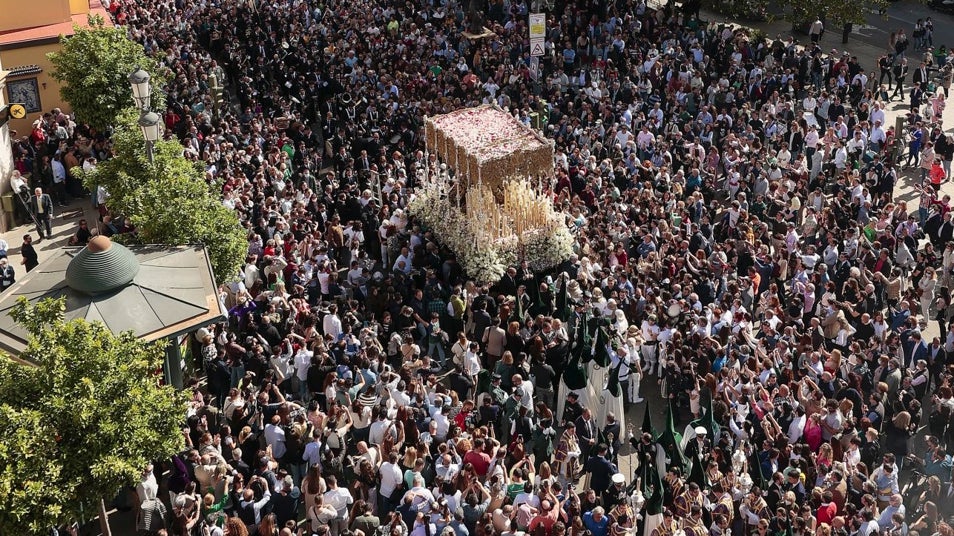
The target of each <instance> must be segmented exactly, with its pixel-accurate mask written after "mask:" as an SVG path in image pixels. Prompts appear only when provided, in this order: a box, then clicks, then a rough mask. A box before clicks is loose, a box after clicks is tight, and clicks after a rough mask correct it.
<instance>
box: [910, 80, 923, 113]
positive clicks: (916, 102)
mask: <svg viewBox="0 0 954 536" xmlns="http://www.w3.org/2000/svg"><path fill="white" fill-rule="evenodd" d="M910 98H911V109H913V110H917V109H918V108H920V107H921V99H923V98H924V90H923V89H921V83H920V82H915V83H914V87H912V88H911V94H910Z"/></svg>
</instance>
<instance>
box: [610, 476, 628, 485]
mask: <svg viewBox="0 0 954 536" xmlns="http://www.w3.org/2000/svg"><path fill="white" fill-rule="evenodd" d="M625 483H626V477H625V476H623V473H616V474H615V475H613V484H625Z"/></svg>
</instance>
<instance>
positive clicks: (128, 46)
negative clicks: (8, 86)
mask: <svg viewBox="0 0 954 536" xmlns="http://www.w3.org/2000/svg"><path fill="white" fill-rule="evenodd" d="M73 29H74V32H75V33H74V34H73V35H71V36H61V37H60V42H61V45H62V50H60V51H59V52H51V53H49V54H48V55H47V56H48V57H49V59H50V62H52V63H53V69H52V70H51V71H50V76H52V77H53V79H54V80H56V81H57V82H60V83H61V84H62V85H61V87H60V96H61V97H63V100H65V101H66V102H68V103H70V106H72V107H73V112H75V113H76V116H77V118H78V119H79V121H82V122H86V123H88V124H89V125H90V126H92V127H94V128H96V129H98V130H101V131H103V130H105V129H106V128H108V127H110V126H113V125H114V124H115V120H116V117H117V115H118V114H119V113H120V112H121V111H122V110H123V109H125V108H127V107H129V106H130V105H131V104H132V102H133V99H132V90H131V89H130V86H129V80H128V77H129V74H130V73H132V72H133V71H135V70H136V68H137V67H139V68H142V69H143V70H145V71H146V72H147V73H149V75H150V76H151V77H152V79H153V86H154V87H160V86H161V85H162V78H163V76H162V75H161V73H160V72H159V70H158V68H157V63H156V62H155V60H153V59H152V58H150V57H149V56H148V55H146V51H145V49H144V48H143V47H142V45H140V44H139V43H136V42H135V41H133V40H131V39H129V37H128V36H127V35H126V30H125V29H123V28H113V27H109V26H106V24H105V21H104V20H103V18H102V17H100V16H94V15H92V16H90V17H89V27H88V28H83V27H81V26H75V25H74V27H73ZM160 95H161V94H159V93H158V92H156V93H154V96H155V98H160ZM153 107H154V108H158V107H157V106H156V105H155V104H154V105H153Z"/></svg>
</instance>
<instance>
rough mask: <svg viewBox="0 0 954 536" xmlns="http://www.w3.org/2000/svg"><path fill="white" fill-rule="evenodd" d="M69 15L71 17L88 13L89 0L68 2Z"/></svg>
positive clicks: (71, 0)
mask: <svg viewBox="0 0 954 536" xmlns="http://www.w3.org/2000/svg"><path fill="white" fill-rule="evenodd" d="M70 13H71V14H73V15H82V14H83V13H89V0H70Z"/></svg>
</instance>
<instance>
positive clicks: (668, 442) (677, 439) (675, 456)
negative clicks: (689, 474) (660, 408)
mask: <svg viewBox="0 0 954 536" xmlns="http://www.w3.org/2000/svg"><path fill="white" fill-rule="evenodd" d="M656 442H657V443H659V444H660V445H662V448H663V450H664V451H665V452H666V457H667V458H669V463H668V464H667V465H666V469H671V468H674V467H677V468H679V470H680V471H685V470H686V461H685V458H684V457H683V455H682V434H680V433H679V432H677V431H676V425H675V420H674V417H673V409H672V401H669V403H668V407H667V408H666V429H665V430H664V431H663V432H662V433H661V434H659V437H657V438H656Z"/></svg>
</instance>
